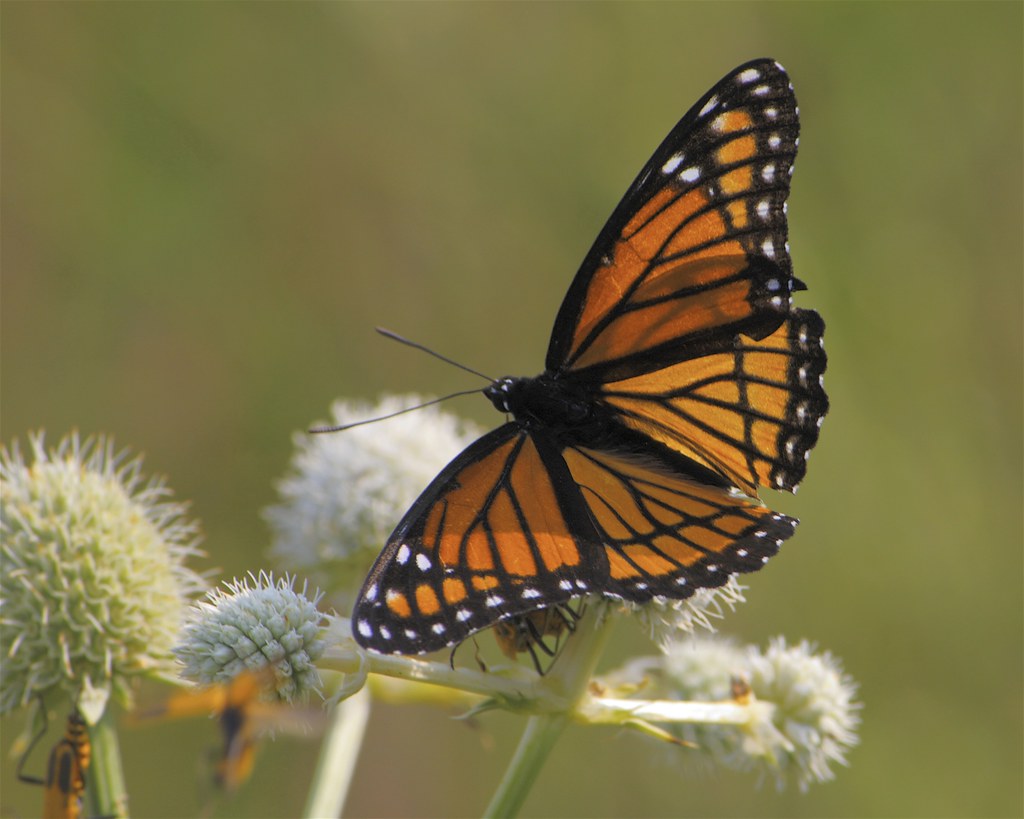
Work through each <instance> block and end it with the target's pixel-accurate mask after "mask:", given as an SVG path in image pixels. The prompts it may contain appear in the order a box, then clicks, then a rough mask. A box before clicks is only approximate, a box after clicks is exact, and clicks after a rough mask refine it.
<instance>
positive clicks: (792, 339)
mask: <svg viewBox="0 0 1024 819" xmlns="http://www.w3.org/2000/svg"><path fill="white" fill-rule="evenodd" d="M823 331H824V327H823V325H822V323H821V319H820V318H819V317H818V315H817V314H816V313H814V312H811V311H806V310H794V311H793V312H792V315H791V316H790V318H788V319H787V320H786V321H785V322H783V324H782V325H781V326H780V327H779V329H778V330H776V331H775V332H774V333H773V334H772V335H770V336H769V337H768V338H766V339H764V340H762V341H753V340H750V339H745V338H742V337H741V338H739V339H737V341H736V342H735V344H734V346H733V349H731V350H730V351H728V352H724V353H717V354H714V355H707V356H702V357H700V358H694V359H692V360H689V361H683V362H681V363H679V364H675V365H673V366H670V367H666V368H665V369H663V370H659V371H657V372H654V373H648V374H645V375H640V376H636V377H634V378H627V379H623V380H622V381H617V382H613V383H610V384H607V385H606V386H605V387H604V388H603V391H604V397H605V400H606V401H607V402H608V403H609V404H610V405H611V406H612V407H614V408H615V409H616V410H617V411H618V412H619V414H620V418H621V420H622V422H623V423H624V424H626V425H627V426H630V427H632V428H633V429H636V430H638V431H640V432H642V433H643V434H644V435H646V436H648V437H650V438H653V439H654V440H656V441H659V442H660V443H662V444H664V445H665V446H667V447H669V448H670V449H672V450H674V451H676V452H678V453H680V454H682V455H685V456H686V457H688V458H691V459H693V460H695V461H697V462H698V463H700V464H702V465H703V466H706V467H709V468H710V469H712V470H714V471H715V472H718V473H719V474H721V475H723V476H724V477H725V478H727V479H728V480H729V481H730V482H732V483H734V484H735V485H736V486H738V487H740V488H741V489H743V490H744V491H745V492H747V493H748V494H750V495H754V496H756V493H757V488H758V487H759V486H767V487H771V488H773V489H792V488H794V487H795V486H796V485H797V484H798V483H799V481H800V480H801V479H802V478H803V475H804V472H805V471H806V456H807V453H808V452H809V451H810V449H811V447H813V446H814V444H815V442H816V441H817V439H818V428H819V426H820V424H821V419H822V417H823V416H824V414H825V412H826V410H827V408H828V399H827V398H826V397H825V391H824V388H823V387H822V385H821V375H822V373H823V372H824V369H825V352H824V349H823V348H822V345H821V334H822V332H823Z"/></svg>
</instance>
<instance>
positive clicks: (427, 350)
mask: <svg viewBox="0 0 1024 819" xmlns="http://www.w3.org/2000/svg"><path fill="white" fill-rule="evenodd" d="M376 330H377V332H378V333H380V334H381V335H382V336H384V337H385V338H390V339H391V340H392V341H397V342H399V343H400V344H404V345H406V346H407V347H414V348H416V349H417V350H422V351H423V352H425V353H427V354H428V355H432V356H433V357H434V358H439V359H441V361H444V362H447V363H448V364H451V365H452V366H453V367H458V368H459V369H460V370H465V371H466V372H467V373H472V374H473V375H478V376H480V378H486V379H487V380H488V381H494V379H493V378H491V377H490V376H489V375H484V374H483V373H482V372H479V371H477V370H474V369H473V368H472V367H467V366H466V365H465V364H460V363H459V362H458V361H452V359H450V358H448V357H447V356H443V355H441V354H440V353H438V352H435V351H434V350H431V349H430V348H429V347H424V346H423V345H422V344H419V343H417V342H415V341H411V340H410V339H407V338H405V337H404V336H400V335H398V333H395V332H393V331H391V330H388V329H386V328H384V327H377V328H376Z"/></svg>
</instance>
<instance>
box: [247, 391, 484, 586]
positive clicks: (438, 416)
mask: <svg viewBox="0 0 1024 819" xmlns="http://www.w3.org/2000/svg"><path fill="white" fill-rule="evenodd" d="M422 401H423V399H422V398H421V397H419V396H416V395H402V396H390V397H385V398H383V399H381V400H380V401H379V402H378V403H377V404H368V403H363V402H358V401H336V402H335V403H334V405H333V406H332V408H331V415H332V423H331V425H332V426H335V425H343V424H350V423H353V422H356V421H363V420H366V419H367V418H376V417H380V416H384V415H389V414H391V413H393V412H397V411H399V410H402V409H404V408H407V407H411V406H415V405H417V404H420V403H422ZM477 435H478V431H477V430H476V428H475V427H473V425H471V424H469V423H467V422H465V421H462V420H460V419H459V418H458V417H457V416H455V415H452V414H450V413H447V412H444V411H442V410H440V409H439V408H437V407H435V406H431V407H424V408H422V409H419V410H417V411H415V412H410V413H405V414H403V415H398V416H396V417H394V418H389V419H388V420H384V421H381V422H379V423H376V424H372V425H369V426H360V427H354V428H352V429H346V430H343V431H341V432H335V433H326V434H315V435H311V434H309V433H298V434H296V436H295V454H294V455H293V456H292V463H291V467H290V470H289V474H288V475H287V476H286V477H285V478H284V479H282V480H281V481H280V482H279V484H278V492H279V494H280V496H281V502H280V503H278V504H276V505H274V506H271V507H270V508H268V509H267V510H266V512H265V517H266V519H267V521H268V522H269V523H270V527H271V529H272V532H273V545H272V554H273V556H274V557H275V559H276V560H277V561H278V562H279V563H280V564H281V565H283V566H284V567H285V568H287V569H289V570H293V571H301V572H302V573H303V574H306V575H309V576H310V577H311V578H313V579H314V580H315V582H317V583H319V584H320V585H321V586H322V587H323V588H325V589H327V590H328V591H330V592H331V593H332V595H333V594H335V593H337V592H341V593H342V594H343V595H344V594H345V593H349V594H350V593H353V592H354V591H355V590H356V589H357V588H358V587H359V584H360V583H361V582H362V579H363V576H365V574H366V569H367V566H369V564H370V563H371V562H372V560H373V559H374V557H376V555H377V553H378V552H379V551H380V550H381V548H382V547H383V545H384V542H385V540H386V539H387V536H388V535H389V534H390V532H391V530H392V529H393V528H394V527H395V525H396V524H397V523H398V521H399V520H400V519H401V516H402V515H403V514H404V513H405V511H406V509H408V508H409V506H410V505H411V504H412V502H413V501H414V500H415V499H416V497H417V495H419V493H420V492H422V491H423V490H424V489H425V488H426V486H427V484H428V483H430V481H431V480H432V479H433V477H434V476H435V475H436V474H437V473H438V472H439V471H440V470H441V469H442V468H443V467H444V465H445V464H446V463H448V461H450V460H451V459H452V458H453V457H455V455H456V454H458V452H459V451H460V450H461V449H463V448H464V447H465V446H466V445H467V444H468V443H469V442H470V441H471V440H472V439H473V438H475V437H476V436H477Z"/></svg>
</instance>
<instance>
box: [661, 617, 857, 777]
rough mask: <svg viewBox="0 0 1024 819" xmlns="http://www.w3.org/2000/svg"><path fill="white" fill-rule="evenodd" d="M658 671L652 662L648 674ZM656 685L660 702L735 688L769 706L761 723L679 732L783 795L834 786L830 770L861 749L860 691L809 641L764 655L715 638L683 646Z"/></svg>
mask: <svg viewBox="0 0 1024 819" xmlns="http://www.w3.org/2000/svg"><path fill="white" fill-rule="evenodd" d="M653 668H654V666H653V664H651V663H650V662H648V664H647V665H646V666H645V670H646V671H648V672H650V671H652V669H653ZM658 671H659V672H660V675H661V678H660V679H659V680H658V681H657V682H656V686H657V687H658V691H659V693H660V694H661V695H662V696H670V697H673V698H677V699H683V700H698V701H722V700H727V699H729V698H730V697H732V696H734V695H735V691H736V688H737V686H739V687H740V688H742V689H744V690H748V691H749V696H750V697H751V698H752V699H753V700H756V701H757V702H758V703H761V704H768V705H770V706H771V707H770V708H767V709H760V710H758V711H757V713H758V714H762V715H764V718H763V719H756V720H753V721H752V722H751V723H750V724H748V725H745V726H742V727H740V726H724V725H714V724H707V725H702V724H689V725H682V726H679V727H678V731H679V732H680V735H681V737H682V738H683V739H685V740H687V741H690V742H693V743H695V744H696V745H697V747H699V748H700V749H701V750H702V751H703V752H704V753H703V754H701V755H696V757H697V758H698V759H701V758H703V762H702V763H701V764H702V765H705V764H706V762H708V761H711V762H714V763H718V764H722V765H725V766H727V767H730V768H734V769H738V770H756V771H758V772H759V773H760V774H761V776H762V777H770V778H773V779H774V780H775V782H776V785H777V786H778V787H779V788H780V789H781V788H782V787H783V786H784V785H785V784H786V783H787V782H788V781H793V782H795V783H796V784H797V785H798V786H799V788H800V789H801V790H806V789H807V788H808V786H809V785H810V784H811V783H813V782H823V781H826V780H829V779H832V778H833V776H834V774H833V772H832V767H833V766H834V765H835V764H839V765H845V764H846V753H847V751H848V750H849V749H850V748H851V747H853V746H854V745H856V744H857V726H858V725H859V723H860V717H859V710H860V704H859V703H857V702H855V701H854V696H855V694H856V685H855V683H854V682H853V681H852V680H851V678H850V677H849V676H848V675H846V674H845V673H844V672H843V670H842V668H841V666H840V664H839V662H838V660H836V659H835V658H834V657H833V656H832V655H831V654H829V653H828V652H824V653H815V651H814V648H813V646H811V644H810V643H808V642H807V641H806V640H804V641H801V642H800V643H798V644H797V645H795V646H788V645H787V644H786V641H785V639H783V638H781V637H779V638H776V639H775V640H773V641H772V642H771V643H770V645H769V647H768V649H767V651H762V650H761V649H760V648H758V647H757V646H748V647H746V648H739V647H737V646H735V645H734V644H732V643H729V642H724V641H722V640H718V639H712V638H699V639H689V640H680V641H678V642H677V643H673V644H669V645H668V646H666V649H665V655H664V657H663V658H662V661H661V663H660V669H658Z"/></svg>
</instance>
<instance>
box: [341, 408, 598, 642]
mask: <svg viewBox="0 0 1024 819" xmlns="http://www.w3.org/2000/svg"><path fill="white" fill-rule="evenodd" d="M505 430H506V428H502V429H501V430H497V431H496V433H497V434H495V433H492V437H491V438H490V440H489V439H488V438H484V439H481V441H480V442H478V443H477V445H476V447H478V448H479V449H480V450H482V451H481V452H479V453H474V451H473V450H474V449H475V448H476V447H472V448H471V449H470V450H469V451H467V453H463V455H462V456H460V458H459V459H458V460H457V461H456V462H455V463H454V464H452V466H450V467H449V469H448V470H445V472H444V473H442V475H441V476H439V478H438V480H437V481H435V484H434V485H432V486H431V487H430V488H428V490H427V492H425V493H424V497H429V498H430V499H431V500H430V504H429V506H428V507H427V508H426V509H425V510H418V509H415V508H414V510H411V511H410V515H409V516H407V517H408V518H409V520H408V521H403V522H402V523H400V524H399V526H398V528H397V529H396V530H395V533H394V534H393V535H392V538H391V541H390V543H389V545H388V548H387V549H385V551H384V552H383V553H382V555H381V557H380V558H378V562H377V565H376V566H375V567H374V569H373V570H372V571H371V573H370V576H369V578H368V579H367V582H366V584H365V585H364V587H363V591H362V592H361V594H360V604H359V606H358V607H357V610H356V612H355V615H354V618H353V619H354V624H355V628H356V630H357V632H358V633H359V635H360V636H361V638H362V639H364V640H376V641H378V642H379V643H380V644H381V650H385V651H387V650H389V649H391V647H393V649H391V650H393V651H395V652H401V651H410V650H411V651H412V652H414V653H422V652H424V651H431V650H434V649H436V648H441V647H443V646H445V645H451V644H452V643H453V642H457V641H458V640H460V639H462V638H463V637H465V636H466V635H467V634H469V633H470V632H471V631H473V630H476V629H479V628H482V627H483V625H487V624H489V623H487V622H486V621H490V622H491V623H493V622H494V621H496V620H500V619H504V618H508V617H512V616H514V615H516V614H519V613H521V612H523V611H528V610H530V609H534V608H537V601H539V600H546V601H548V602H551V603H558V602H559V601H560V600H562V599H568V598H569V597H571V596H572V594H573V593H576V594H578V593H580V592H579V587H578V586H577V585H576V583H575V578H576V575H577V574H578V573H580V572H581V571H584V570H586V571H589V568H590V567H587V566H584V560H583V555H582V554H581V552H580V548H581V547H580V545H579V543H578V541H577V538H576V536H575V535H574V533H573V531H572V530H571V527H570V524H569V522H568V521H567V520H566V519H565V514H564V512H563V510H562V501H561V500H560V498H559V493H558V492H557V491H556V488H555V485H554V480H555V479H554V478H553V476H552V475H551V473H550V472H549V469H548V465H547V464H546V463H545V461H544V459H543V458H542V457H541V454H540V452H539V451H538V448H537V443H536V442H535V441H534V439H533V438H532V437H531V436H530V435H527V434H525V433H524V432H516V433H515V434H505ZM555 455H556V457H557V453H555ZM463 461H464V464H463V463H462V462H463ZM460 467H461V468H460ZM563 469H564V467H563ZM408 523H412V524H413V525H411V526H410V525H407V524H408ZM480 623H482V625H479V624H480Z"/></svg>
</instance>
